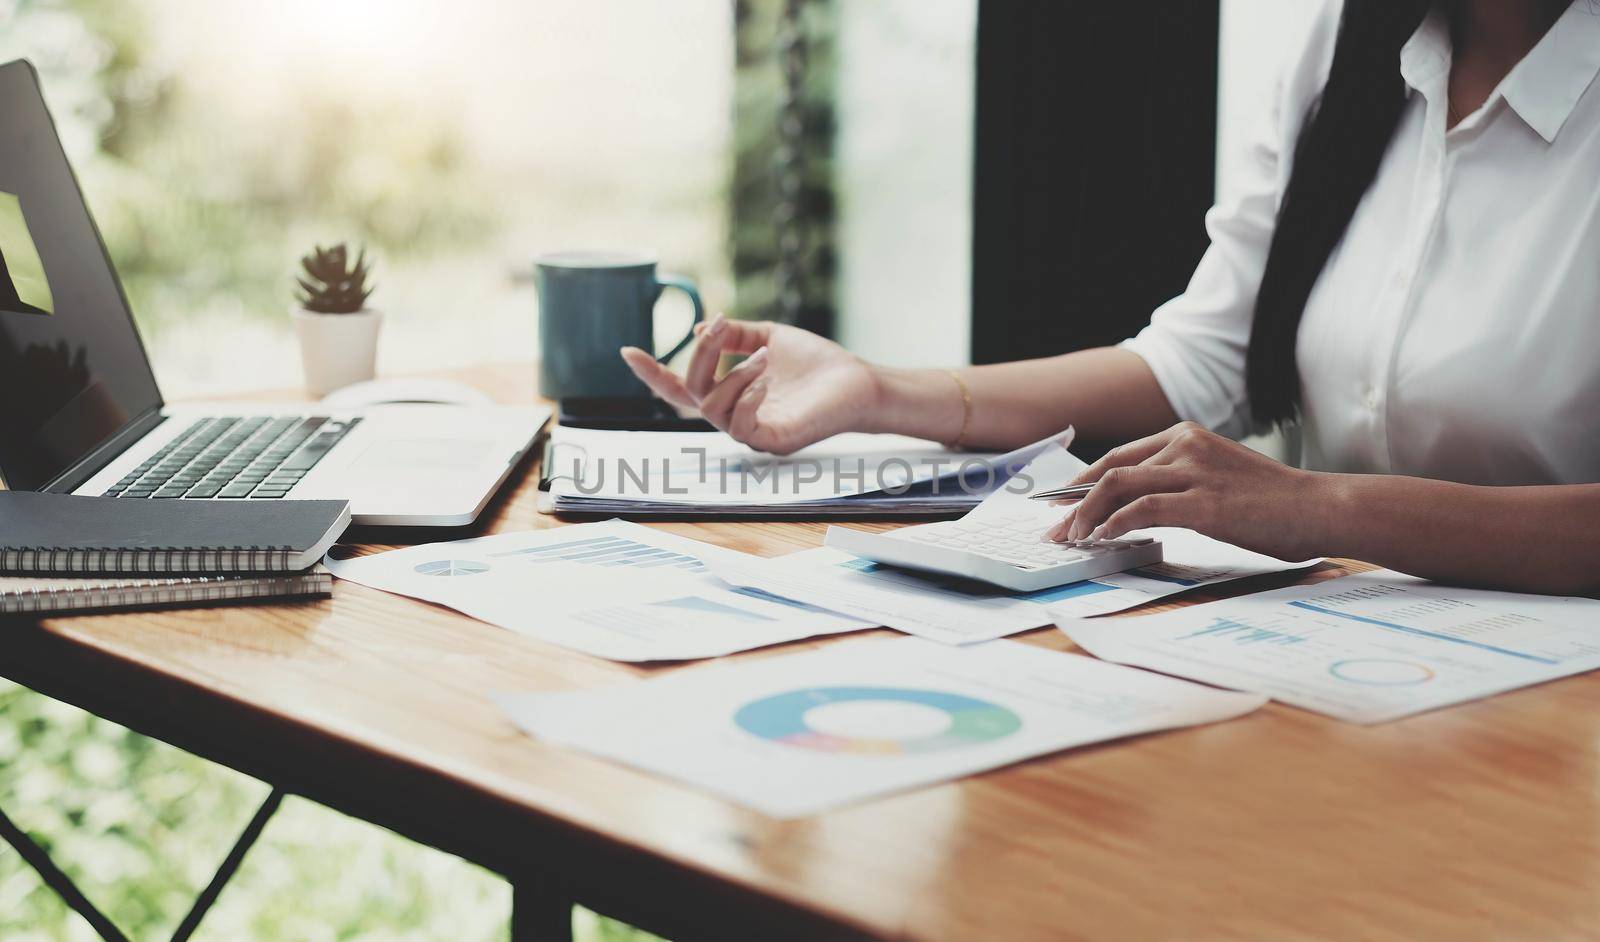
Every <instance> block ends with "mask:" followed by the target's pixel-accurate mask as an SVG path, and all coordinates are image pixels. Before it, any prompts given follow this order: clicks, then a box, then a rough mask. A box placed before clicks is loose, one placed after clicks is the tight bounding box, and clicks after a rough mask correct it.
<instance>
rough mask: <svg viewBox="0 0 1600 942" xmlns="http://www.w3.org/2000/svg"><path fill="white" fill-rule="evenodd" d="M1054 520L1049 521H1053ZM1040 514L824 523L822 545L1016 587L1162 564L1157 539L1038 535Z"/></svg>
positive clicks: (876, 559)
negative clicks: (905, 523)
mask: <svg viewBox="0 0 1600 942" xmlns="http://www.w3.org/2000/svg"><path fill="white" fill-rule="evenodd" d="M1052 522H1053V521H1052ZM1047 525H1048V524H1046V523H1042V522H1041V521H1040V518H1039V516H1038V515H1037V514H1019V515H1017V516H1014V517H1010V516H998V515H985V516H983V517H981V518H980V519H973V518H972V517H971V516H970V515H969V516H968V517H963V518H962V519H960V520H945V521H940V522H939V523H927V524H922V525H920V526H914V527H901V528H900V529H898V530H891V531H889V532H888V533H868V532H866V531H863V530H853V529H850V528H848V527H829V528H828V534H827V536H826V537H825V538H824V540H823V543H824V544H825V545H827V546H831V547H833V548H834V549H839V550H843V551H845V552H847V553H850V554H851V555H853V556H859V557H861V558H862V559H867V560H871V561H872V562H876V563H885V564H887V565H890V566H900V567H903V568H906V569H918V570H922V571H924V572H936V573H942V574H945V575H951V576H962V577H965V578H968V579H976V580H978V581H980V582H987V583H990V584H991V585H997V586H1002V587H1004V588H1007V589H1013V590H1016V591H1018V592H1032V591H1034V590H1037V589H1049V588H1052V587H1054V586H1058V585H1065V584H1066V583H1069V582H1081V581H1083V580H1085V579H1093V578H1094V577H1096V576H1104V575H1109V574H1111V573H1113V572H1122V571H1123V570H1126V569H1137V568H1139V567H1140V566H1150V565H1154V564H1155V563H1159V562H1161V559H1162V554H1161V541H1160V540H1157V539H1155V538H1153V537H1148V536H1142V535H1140V534H1138V533H1131V534H1128V535H1127V536H1124V537H1122V538H1120V539H1115V540H1077V541H1075V542H1069V543H1052V542H1048V541H1041V540H1040V536H1041V535H1042V534H1043V533H1044V528H1045V527H1046V526H1047Z"/></svg>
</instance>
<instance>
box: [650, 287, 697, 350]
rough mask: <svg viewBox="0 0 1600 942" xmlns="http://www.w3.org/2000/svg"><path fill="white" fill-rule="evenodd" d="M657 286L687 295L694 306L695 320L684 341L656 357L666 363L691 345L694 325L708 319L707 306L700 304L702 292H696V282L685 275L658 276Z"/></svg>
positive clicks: (691, 322)
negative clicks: (674, 289) (675, 289)
mask: <svg viewBox="0 0 1600 942" xmlns="http://www.w3.org/2000/svg"><path fill="white" fill-rule="evenodd" d="M656 285H657V286H659V287H662V288H677V289H678V290H679V291H682V292H683V293H684V294H687V295H688V296H689V303H690V304H693V305H694V320H693V321H690V322H689V332H688V333H686V334H684V335H683V339H682V340H680V341H678V344H677V346H675V347H673V348H672V349H671V350H668V351H667V352H666V353H664V354H662V355H661V356H658V357H656V360H657V361H659V362H661V363H665V362H667V361H668V360H670V359H672V358H673V357H675V356H677V355H678V354H680V353H682V352H683V348H684V347H687V346H688V345H689V341H691V340H693V339H694V325H695V324H698V323H700V322H701V321H703V320H705V319H706V309H705V306H704V305H702V304H701V303H700V292H699V291H696V290H695V287H694V282H693V281H690V280H689V279H688V278H686V277H684V276H683V275H657V276H656Z"/></svg>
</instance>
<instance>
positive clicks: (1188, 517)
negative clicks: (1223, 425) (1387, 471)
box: [1048, 422, 1338, 561]
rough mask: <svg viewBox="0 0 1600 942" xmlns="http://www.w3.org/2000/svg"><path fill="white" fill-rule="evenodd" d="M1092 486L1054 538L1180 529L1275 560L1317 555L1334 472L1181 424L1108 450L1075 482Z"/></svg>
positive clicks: (1328, 518)
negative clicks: (1288, 461)
mask: <svg viewBox="0 0 1600 942" xmlns="http://www.w3.org/2000/svg"><path fill="white" fill-rule="evenodd" d="M1091 481H1093V482H1097V483H1096V484H1095V487H1094V488H1093V489H1092V490H1091V491H1089V494H1088V496H1087V497H1085V498H1083V500H1081V501H1079V502H1078V503H1077V504H1076V505H1075V506H1073V507H1072V509H1071V510H1069V511H1067V516H1066V518H1065V519H1064V520H1062V521H1061V522H1060V523H1059V524H1057V525H1056V526H1055V527H1054V528H1052V529H1051V530H1050V532H1049V533H1048V537H1049V538H1050V539H1053V540H1058V541H1059V540H1082V539H1114V538H1116V537H1119V536H1121V535H1123V534H1124V533H1127V532H1128V531H1130V530H1140V529H1144V528H1145V527H1187V528H1189V529H1191V530H1196V531H1198V532H1200V533H1203V534H1205V535H1206V536H1209V537H1213V538H1215V539H1218V540H1223V541H1225V542H1228V543H1233V544H1236V545H1238V546H1243V547H1245V548H1246V549H1252V550H1255V551H1256V552H1259V553H1265V554H1267V555H1268V556H1275V557H1277V558H1279V559H1283V560H1291V561H1294V560H1301V559H1308V558H1310V557H1313V556H1321V555H1324V554H1325V553H1326V552H1327V550H1326V547H1325V542H1326V537H1327V533H1326V528H1327V526H1328V525H1329V523H1330V521H1331V519H1332V513H1331V511H1330V501H1331V499H1332V498H1333V497H1334V496H1336V495H1335V488H1336V486H1337V481H1338V476H1337V475H1331V474H1318V473H1315V472H1311V471H1302V470H1299V469H1298V468H1291V467H1289V466H1287V465H1285V464H1283V463H1281V462H1278V461H1274V460H1272V459H1271V458H1268V457H1267V456H1265V455H1262V454H1260V453H1258V452H1255V451H1252V450H1251V449H1249V448H1247V447H1245V446H1244V445H1241V444H1239V443H1238V442H1235V441H1232V440H1230V439H1227V438H1223V437H1222V436H1221V435H1217V434H1215V433H1212V432H1208V431H1206V430H1205V429H1204V428H1201V427H1200V426H1199V425H1196V424H1195V423H1193V422H1181V423H1179V424H1177V425H1174V426H1173V427H1171V428H1169V429H1167V430H1166V431H1164V432H1161V433H1159V434H1156V435H1152V436H1150V437H1149V438H1143V439H1140V440H1139V441H1136V442H1131V443H1129V444H1127V445H1123V446H1121V447H1119V448H1114V449H1112V450H1111V451H1109V452H1107V453H1106V455H1105V457H1103V458H1101V459H1100V460H1099V461H1096V462H1095V463H1094V464H1092V465H1090V466H1089V467H1088V468H1086V469H1084V471H1083V473H1081V474H1079V475H1078V476H1077V477H1076V478H1074V479H1073V480H1072V482H1071V483H1073V484H1087V483H1089V482H1091Z"/></svg>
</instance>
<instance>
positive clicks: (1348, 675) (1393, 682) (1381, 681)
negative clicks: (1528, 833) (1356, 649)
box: [1328, 658, 1434, 687]
mask: <svg viewBox="0 0 1600 942" xmlns="http://www.w3.org/2000/svg"><path fill="white" fill-rule="evenodd" d="M1328 673H1330V674H1332V675H1333V676H1335V677H1337V678H1339V679H1340V680H1345V681H1349V682H1350V683H1352V684H1366V685H1367V686H1370V687H1410V686H1412V685H1414V684H1425V683H1427V682H1428V681H1430V680H1432V679H1433V676H1434V675H1433V669H1432V668H1429V667H1425V666H1423V665H1421V664H1415V663H1412V662H1411V661H1397V660H1391V659H1389V658H1356V659H1352V660H1348V661H1334V662H1333V663H1332V664H1330V665H1328Z"/></svg>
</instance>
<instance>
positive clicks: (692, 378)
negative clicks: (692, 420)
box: [684, 314, 728, 402]
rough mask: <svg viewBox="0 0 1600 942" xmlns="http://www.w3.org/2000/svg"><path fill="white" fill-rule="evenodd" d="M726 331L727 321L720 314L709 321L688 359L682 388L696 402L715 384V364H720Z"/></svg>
mask: <svg viewBox="0 0 1600 942" xmlns="http://www.w3.org/2000/svg"><path fill="white" fill-rule="evenodd" d="M727 330H728V319H727V318H726V317H724V316H722V315H721V314H718V315H717V316H716V317H714V318H712V319H711V323H709V324H707V325H706V328H705V330H702V331H700V340H699V342H698V343H696V344H695V346H694V354H693V355H692V356H691V357H689V368H688V369H687V370H685V371H684V386H685V387H686V388H687V389H688V390H689V395H691V396H693V397H694V398H695V401H696V402H699V401H700V400H701V399H704V398H705V397H706V396H707V395H708V394H709V393H710V392H711V387H712V386H715V385H716V382H717V364H718V363H721V362H722V351H723V335H724V334H725V333H727Z"/></svg>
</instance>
